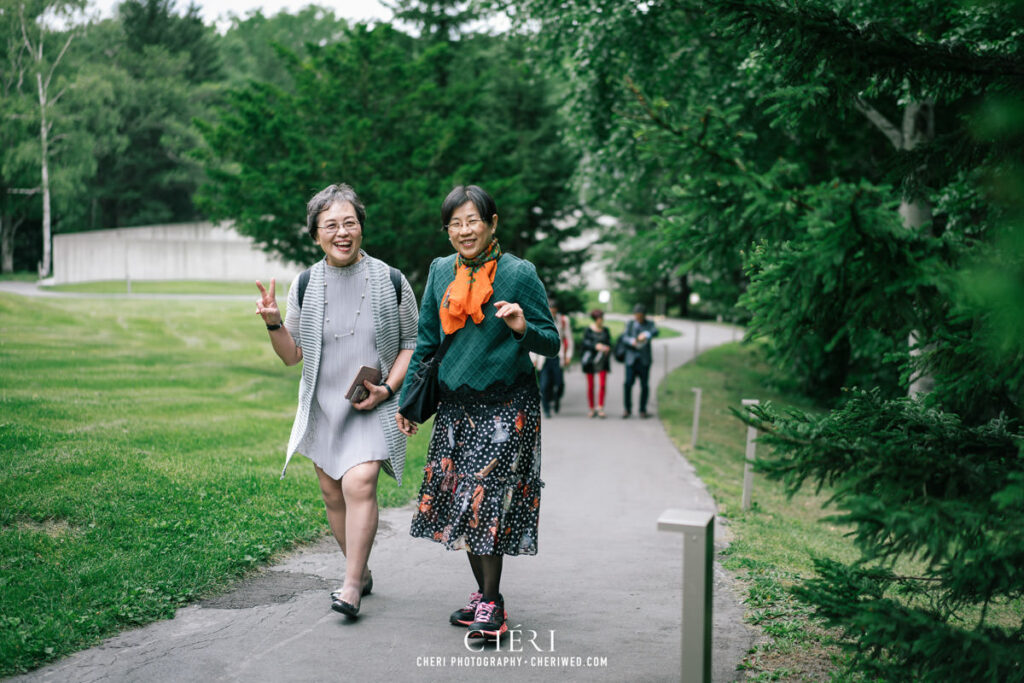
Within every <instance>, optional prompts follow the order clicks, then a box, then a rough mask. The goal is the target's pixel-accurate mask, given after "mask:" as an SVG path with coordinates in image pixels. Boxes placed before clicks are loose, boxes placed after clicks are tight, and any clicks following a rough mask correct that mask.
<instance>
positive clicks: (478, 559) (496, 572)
mask: <svg viewBox="0 0 1024 683" xmlns="http://www.w3.org/2000/svg"><path fill="white" fill-rule="evenodd" d="M466 555H468V556H469V566H470V567H472V568H473V576H474V577H476V583H477V586H478V588H479V590H480V592H481V593H483V595H484V598H486V599H487V600H488V601H490V600H495V599H497V597H498V594H499V593H500V591H499V588H500V585H501V560H502V558H503V557H504V555H474V554H473V553H466Z"/></svg>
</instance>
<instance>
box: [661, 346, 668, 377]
mask: <svg viewBox="0 0 1024 683" xmlns="http://www.w3.org/2000/svg"><path fill="white" fill-rule="evenodd" d="M661 348H662V350H663V351H664V354H662V358H664V359H665V367H664V373H663V374H662V377H668V345H667V344H666V345H664V346H662V347H661Z"/></svg>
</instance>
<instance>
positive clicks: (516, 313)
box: [494, 301, 526, 336]
mask: <svg viewBox="0 0 1024 683" xmlns="http://www.w3.org/2000/svg"><path fill="white" fill-rule="evenodd" d="M494 306H495V308H497V309H498V312H497V313H495V316H497V317H498V318H501V319H502V320H504V321H505V324H506V325H508V328H509V329H510V330H512V331H513V332H515V333H516V334H518V335H519V336H522V335H524V334H526V316H525V315H524V314H523V308H522V306H520V305H519V304H516V303H510V302H508V301H495V302H494Z"/></svg>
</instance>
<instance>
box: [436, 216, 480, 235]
mask: <svg viewBox="0 0 1024 683" xmlns="http://www.w3.org/2000/svg"><path fill="white" fill-rule="evenodd" d="M483 222H484V220H483V219H482V218H470V219H469V220H468V221H466V227H467V228H469V229H470V230H476V229H477V226H479V225H480V224H481V223H483ZM444 227H445V228H447V229H448V230H450V231H455V232H458V231H459V230H462V221H460V220H458V219H455V220H454V221H452V222H451V223H449V224H448V225H446V226H444Z"/></svg>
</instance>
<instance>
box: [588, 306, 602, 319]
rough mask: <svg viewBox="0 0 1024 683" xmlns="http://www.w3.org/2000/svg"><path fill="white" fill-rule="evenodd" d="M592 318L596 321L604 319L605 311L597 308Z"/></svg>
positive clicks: (591, 314)
mask: <svg viewBox="0 0 1024 683" xmlns="http://www.w3.org/2000/svg"><path fill="white" fill-rule="evenodd" d="M590 317H591V318H593V319H594V320H597V319H598V318H603V317H604V311H602V310H601V309H600V308H595V309H594V310H592V311H591V312H590Z"/></svg>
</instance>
